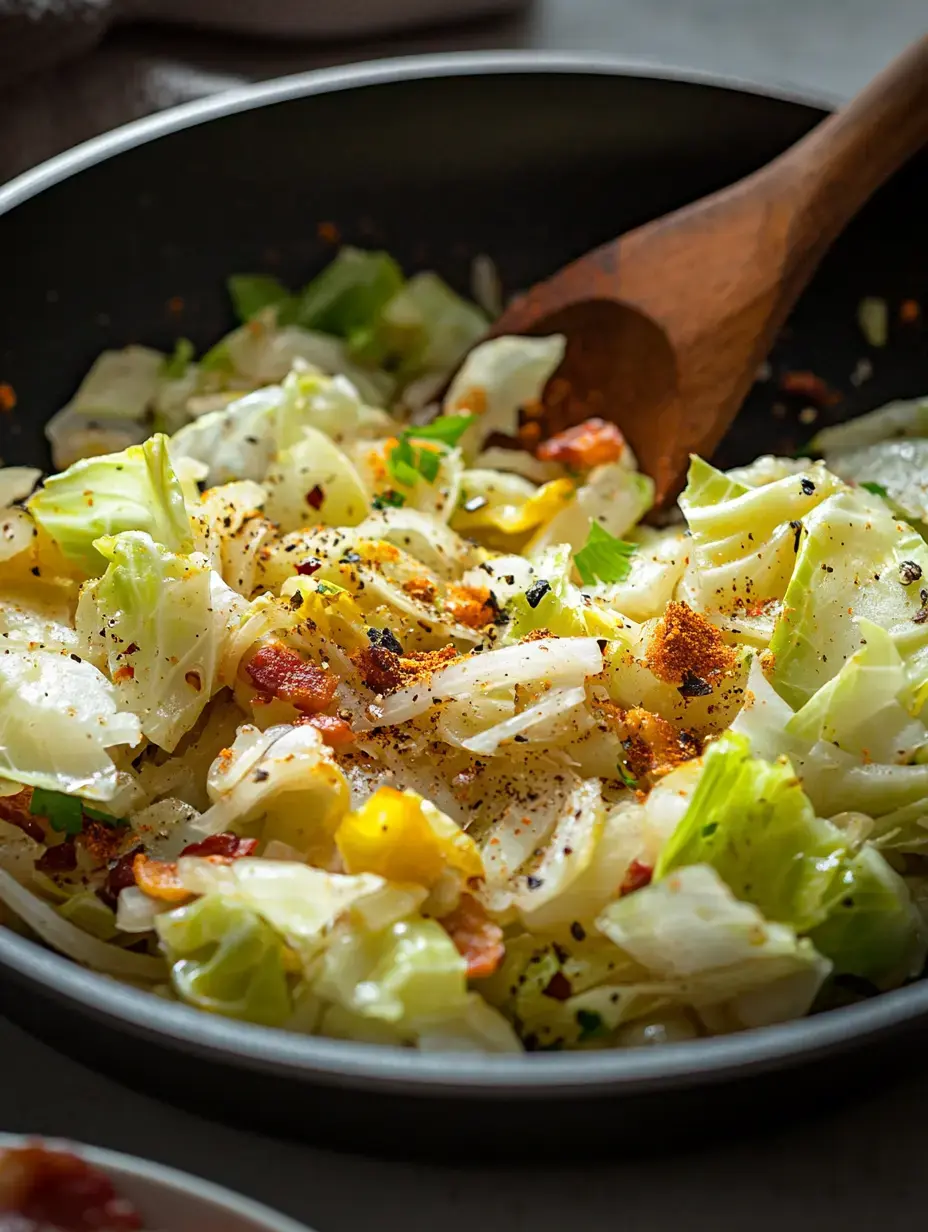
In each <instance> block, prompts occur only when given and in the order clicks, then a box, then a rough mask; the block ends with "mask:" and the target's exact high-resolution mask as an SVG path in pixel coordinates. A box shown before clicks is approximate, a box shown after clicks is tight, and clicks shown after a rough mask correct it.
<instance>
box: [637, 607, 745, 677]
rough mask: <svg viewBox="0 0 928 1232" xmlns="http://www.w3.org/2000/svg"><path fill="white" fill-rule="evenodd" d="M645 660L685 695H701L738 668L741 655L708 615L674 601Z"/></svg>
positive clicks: (649, 643)
mask: <svg viewBox="0 0 928 1232" xmlns="http://www.w3.org/2000/svg"><path fill="white" fill-rule="evenodd" d="M645 662H646V663H647V665H648V668H649V669H650V670H651V671H652V672H653V673H654V675H655V676H656V677H657V678H658V680H663V681H665V682H666V683H667V684H673V685H676V686H677V687H678V688H679V689H680V690H681V692H682V693H683V696H685V697H699V696H704V695H705V694H708V693H711V692H712V686H713V684H714V683H715V682H716V681H717V680H718V679H719V677H720V676H723V675H725V674H726V673H727V672H730V671H732V670H733V669H734V667H735V664H736V663H737V656H736V654H735V652H734V651H733V650H732V648H731V647H730V646H727V645H726V644H725V641H724V640H723V638H722V635H721V633H719V631H718V629H717V628H716V627H715V625H713V624H710V623H709V621H708V620H706V618H705V616H702V615H700V614H699V612H694V611H693V610H692V608H690V607H688V606H687V605H686V604H685V603H677V602H675V601H671V602H670V603H668V604H667V608H666V611H665V612H664V615H663V616H662V617H661V619H660V621H659V622H658V624H657V626H656V627H655V629H654V632H653V633H652V635H651V639H650V641H649V642H648V649H647V654H646V657H645Z"/></svg>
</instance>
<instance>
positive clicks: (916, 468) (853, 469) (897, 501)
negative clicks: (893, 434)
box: [828, 403, 928, 522]
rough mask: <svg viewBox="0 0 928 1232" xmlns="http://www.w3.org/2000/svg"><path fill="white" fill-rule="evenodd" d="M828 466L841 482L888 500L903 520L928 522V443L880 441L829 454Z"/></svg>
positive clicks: (927, 441) (918, 441) (924, 441)
mask: <svg viewBox="0 0 928 1232" xmlns="http://www.w3.org/2000/svg"><path fill="white" fill-rule="evenodd" d="M925 406H926V407H928V403H925ZM828 465H829V467H830V468H831V470H833V471H834V473H835V474H836V475H840V476H841V478H842V479H846V480H848V481H849V482H851V483H856V484H859V485H860V486H861V487H863V488H867V489H868V491H871V492H876V494H877V495H880V496H883V497H885V498H886V500H887V501H888V502H889V504H890V506H891V508H892V509H894V510H895V512H897V513H898V514H899V515H900V516H901V517H904V518H908V519H910V520H912V519H915V520H917V521H919V522H928V481H926V480H925V472H926V469H928V440H912V439H905V440H898V441H896V440H893V441H878V442H876V443H875V444H873V445H862V446H861V447H860V448H859V449H851V450H848V451H847V452H846V453H839V454H829V456H828Z"/></svg>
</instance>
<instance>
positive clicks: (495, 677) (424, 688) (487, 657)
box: [377, 637, 603, 727]
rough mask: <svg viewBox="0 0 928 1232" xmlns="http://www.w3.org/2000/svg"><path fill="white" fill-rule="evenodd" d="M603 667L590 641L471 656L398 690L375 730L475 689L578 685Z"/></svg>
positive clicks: (549, 640) (548, 642)
mask: <svg viewBox="0 0 928 1232" xmlns="http://www.w3.org/2000/svg"><path fill="white" fill-rule="evenodd" d="M602 668H603V652H602V651H601V650H600V648H599V643H598V642H597V640H596V638H595V637H546V638H542V639H541V640H539V641H537V642H520V643H519V645H518V646H504V647H502V649H500V650H488V651H487V652H486V653H485V654H479V655H472V656H471V657H470V658H468V659H464V660H462V661H461V662H460V663H452V664H451V666H450V667H446V668H444V669H443V670H442V671H440V672H436V673H435V675H434V676H433V677H432V680H431V682H430V683H429V682H426V681H422V682H419V683H417V684H414V685H410V686H409V687H408V688H406V689H400V690H399V691H398V692H396V693H391V695H390V696H389V697H388V698H386V699H385V701H384V702H383V705H382V706H381V707H380V714H379V716H377V725H378V726H381V727H382V726H391V725H392V724H394V723H405V722H407V720H409V719H414V718H415V717H416V716H417V715H420V714H423V713H424V712H425V711H426V710H428V708H429V707H430V706H431V705H432V704H433V702H440V701H443V700H444V699H445V698H448V697H468V696H470V695H471V694H472V693H474V692H475V691H476V690H477V689H506V688H511V687H512V686H513V685H517V684H529V683H532V682H533V683H536V684H537V683H541V682H542V681H544V682H545V683H547V684H550V685H554V686H556V685H578V684H580V683H581V682H582V681H584V680H585V679H586V678H587V676H596V675H597V674H598V673H599V672H601V671H602Z"/></svg>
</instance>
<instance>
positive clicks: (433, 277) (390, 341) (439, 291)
mask: <svg viewBox="0 0 928 1232" xmlns="http://www.w3.org/2000/svg"><path fill="white" fill-rule="evenodd" d="M488 325H489V322H488V320H487V318H486V316H485V315H484V314H483V313H482V312H481V311H480V309H479V308H476V307H475V306H474V305H473V304H470V303H468V302H467V300H464V299H461V297H460V296H458V295H456V294H455V293H454V291H452V290H451V288H450V287H449V286H448V284H447V283H445V282H444V281H442V279H441V278H439V277H438V275H437V274H433V273H425V274H416V275H415V276H414V277H412V278H410V279H409V281H408V282H407V283H406V284H405V286H403V287H401V288H400V290H399V291H397V293H396V294H395V295H394V296H393V297H392V299H390V300H389V301H388V302H387V303H386V304H385V305H384V307H383V310H382V312H381V313H380V317H379V319H378V321H377V324H376V326H375V327H374V329H373V330H372V331H370V333H369V336H368V337H367V338H366V339H365V338H361V339H358V338H355V341H354V350H355V354H358V345H359V342H360V343H361V345H364V344H365V343H366V346H365V349H364V354H365V355H368V356H369V357H373V358H375V359H376V360H377V362H381V361H382V360H383V359H385V358H387V357H393V356H398V357H399V358H400V360H401V361H402V362H401V370H402V372H403V373H404V374H409V375H413V374H415V375H419V374H422V373H442V374H443V373H446V372H448V371H450V370H451V369H452V368H453V367H454V366H455V364H457V363H458V362H459V361H460V360H461V359H462V358H463V357H464V356H465V355H466V354H467V352H468V351H469V350H470V348H471V347H472V346H474V344H475V343H476V342H477V341H478V340H479V339H480V338H481V337H482V336H483V334H484V333H486V330H487V327H488ZM359 357H360V356H359Z"/></svg>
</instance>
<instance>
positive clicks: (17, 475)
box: [0, 466, 42, 509]
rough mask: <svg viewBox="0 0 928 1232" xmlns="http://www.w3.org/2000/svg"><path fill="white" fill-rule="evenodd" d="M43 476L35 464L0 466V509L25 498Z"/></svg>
mask: <svg viewBox="0 0 928 1232" xmlns="http://www.w3.org/2000/svg"><path fill="white" fill-rule="evenodd" d="M41 478H42V472H41V471H40V470H37V469H36V468H35V467H34V466H4V467H0V509H5V508H6V506H7V505H13V504H15V503H16V501H21V500H25V499H26V497H27V496H28V495H29V494H30V492H31V491H32V489H33V488H34V487H35V485H36V484H37V483H38V482H39V480H40V479H41Z"/></svg>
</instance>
